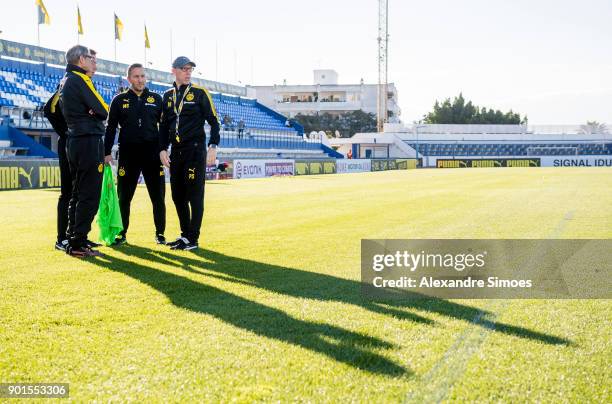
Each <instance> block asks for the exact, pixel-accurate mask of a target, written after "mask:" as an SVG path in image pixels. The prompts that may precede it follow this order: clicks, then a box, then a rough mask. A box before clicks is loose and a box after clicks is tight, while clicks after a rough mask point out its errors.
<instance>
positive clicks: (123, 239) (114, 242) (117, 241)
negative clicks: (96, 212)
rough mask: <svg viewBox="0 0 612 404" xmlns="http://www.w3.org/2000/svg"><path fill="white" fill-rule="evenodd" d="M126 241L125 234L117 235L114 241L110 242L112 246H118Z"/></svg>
mask: <svg viewBox="0 0 612 404" xmlns="http://www.w3.org/2000/svg"><path fill="white" fill-rule="evenodd" d="M126 243H127V238H126V237H125V236H120V237H117V238H116V239H115V241H113V244H111V245H112V246H119V245H123V244H126Z"/></svg>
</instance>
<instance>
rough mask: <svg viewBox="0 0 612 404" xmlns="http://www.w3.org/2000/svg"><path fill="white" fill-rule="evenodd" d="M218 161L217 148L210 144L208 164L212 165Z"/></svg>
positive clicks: (207, 157)
mask: <svg viewBox="0 0 612 404" xmlns="http://www.w3.org/2000/svg"><path fill="white" fill-rule="evenodd" d="M216 162H217V148H216V147H210V146H208V153H207V156H206V165H207V166H212V165H215V163H216Z"/></svg>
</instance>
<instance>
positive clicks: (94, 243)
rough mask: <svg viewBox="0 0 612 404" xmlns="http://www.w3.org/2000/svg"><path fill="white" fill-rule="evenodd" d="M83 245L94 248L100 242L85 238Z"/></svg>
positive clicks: (98, 245) (99, 245)
mask: <svg viewBox="0 0 612 404" xmlns="http://www.w3.org/2000/svg"><path fill="white" fill-rule="evenodd" d="M85 246H86V247H88V248H96V247H101V246H102V244H98V243H96V242H95V241H91V240H87V241H86V242H85Z"/></svg>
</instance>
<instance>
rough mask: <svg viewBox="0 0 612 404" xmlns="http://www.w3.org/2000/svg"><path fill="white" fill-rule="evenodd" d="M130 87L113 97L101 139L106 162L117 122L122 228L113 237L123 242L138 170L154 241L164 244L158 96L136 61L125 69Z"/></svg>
mask: <svg viewBox="0 0 612 404" xmlns="http://www.w3.org/2000/svg"><path fill="white" fill-rule="evenodd" d="M127 79H128V81H129V82H130V88H129V89H127V90H126V91H124V92H122V93H120V94H118V95H117V96H115V98H113V101H112V102H111V105H110V112H109V114H108V123H107V126H106V137H105V139H104V155H105V157H104V161H105V162H106V163H110V162H111V161H112V160H113V158H112V155H111V151H112V148H113V143H114V142H115V132H116V130H117V125H119V126H120V127H121V129H120V130H119V165H118V170H117V174H118V178H117V191H118V194H119V206H120V208H121V219H122V220H123V231H122V232H121V235H120V236H119V237H118V238H117V239H116V240H115V245H120V244H124V243H125V242H126V241H127V240H126V234H127V230H128V226H129V224H130V203H131V202H132V198H133V197H134V192H135V191H136V185H138V178H139V177H140V173H141V172H142V175H143V177H144V180H145V184H146V185H147V191H148V192H149V198H150V199H151V203H152V204H153V221H154V222H155V241H156V242H157V243H158V244H166V239H165V238H164V231H165V230H166V205H165V203H164V196H165V193H166V177H165V176H164V167H163V166H162V165H161V163H160V161H159V129H158V123H159V120H160V117H161V109H162V97H161V96H160V95H159V94H156V93H154V92H151V91H149V89H148V88H146V87H145V85H146V82H147V80H146V77H145V70H144V68H143V66H142V65H141V64H139V63H134V64H132V65H131V66H130V67H129V68H128V71H127Z"/></svg>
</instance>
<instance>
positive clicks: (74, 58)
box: [66, 45, 90, 65]
mask: <svg viewBox="0 0 612 404" xmlns="http://www.w3.org/2000/svg"><path fill="white" fill-rule="evenodd" d="M89 54H90V52H89V48H86V47H84V46H83V45H75V46H73V47H72V48H70V49H68V52H66V62H68V63H70V64H71V65H77V64H79V60H80V59H81V56H86V55H89Z"/></svg>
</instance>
